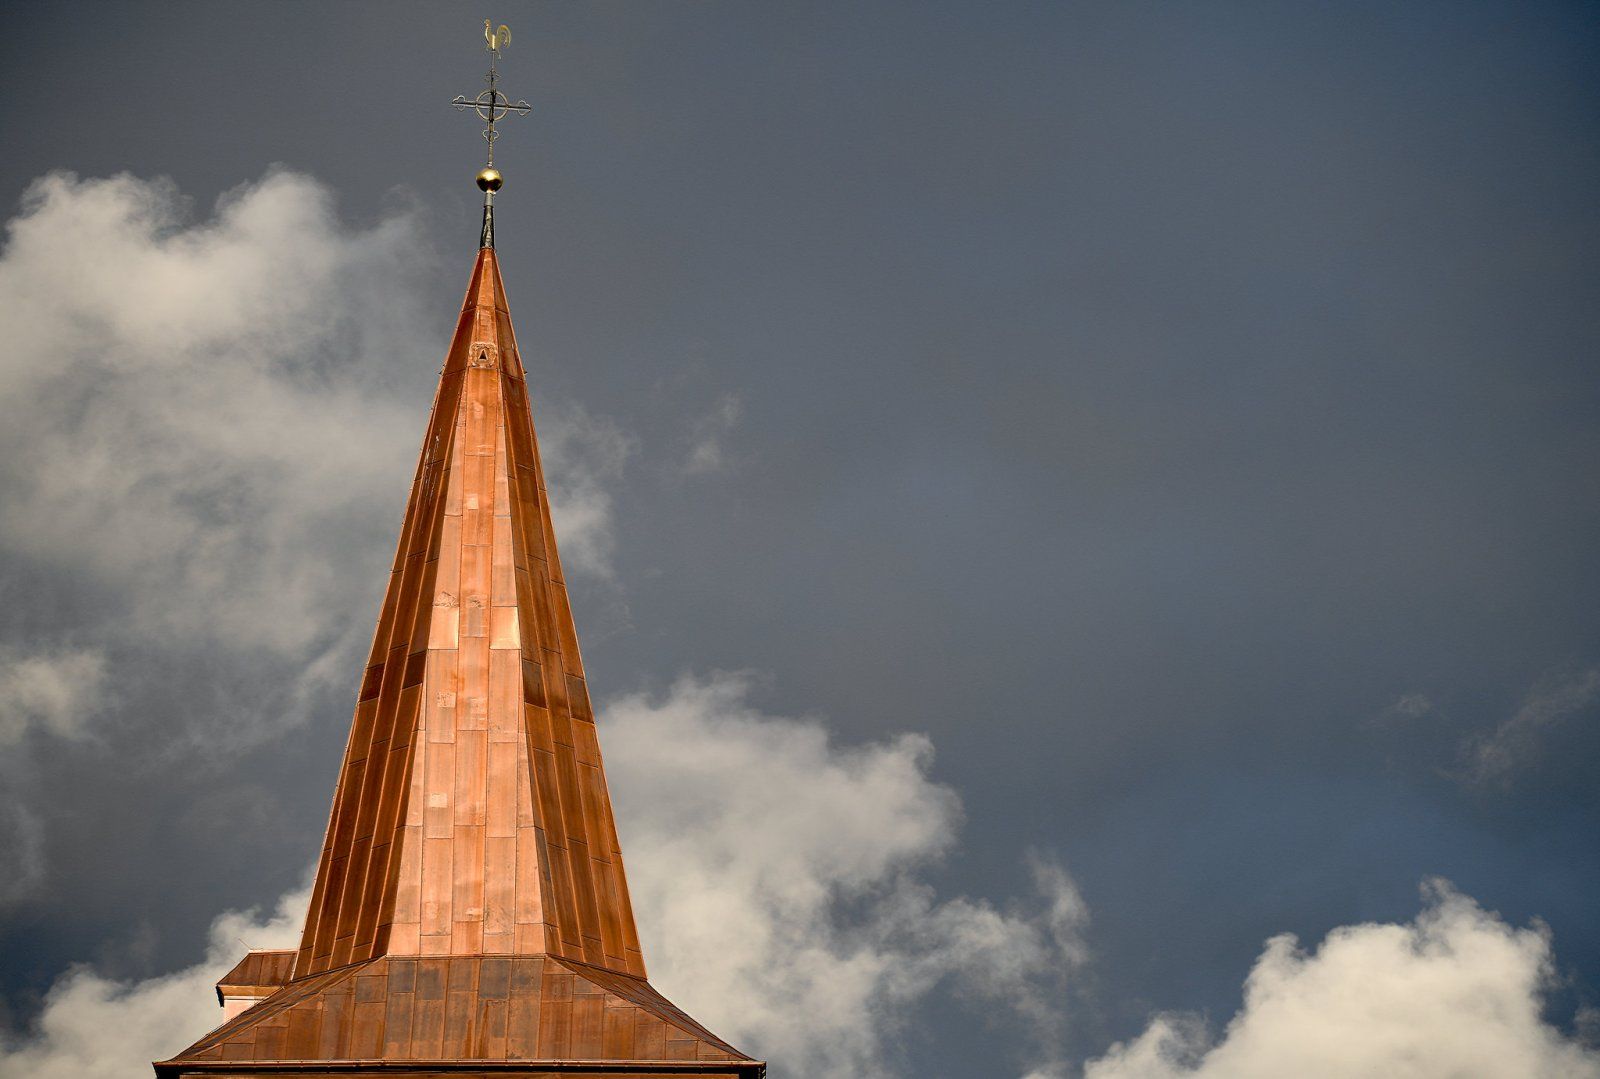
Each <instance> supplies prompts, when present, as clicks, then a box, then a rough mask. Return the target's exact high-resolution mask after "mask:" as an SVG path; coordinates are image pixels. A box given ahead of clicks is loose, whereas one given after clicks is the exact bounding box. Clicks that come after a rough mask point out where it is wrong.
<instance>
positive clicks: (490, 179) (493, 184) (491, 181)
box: [478, 168, 506, 191]
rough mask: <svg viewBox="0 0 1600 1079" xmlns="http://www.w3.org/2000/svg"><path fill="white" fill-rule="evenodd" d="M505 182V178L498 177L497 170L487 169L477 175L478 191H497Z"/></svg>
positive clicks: (498, 171) (498, 172)
mask: <svg viewBox="0 0 1600 1079" xmlns="http://www.w3.org/2000/svg"><path fill="white" fill-rule="evenodd" d="M505 182H506V178H505V177H504V176H501V175H500V170H499V169H496V168H487V169H484V170H483V171H482V172H480V173H478V190H479V191H499V190H500V185H501V184H503V183H505Z"/></svg>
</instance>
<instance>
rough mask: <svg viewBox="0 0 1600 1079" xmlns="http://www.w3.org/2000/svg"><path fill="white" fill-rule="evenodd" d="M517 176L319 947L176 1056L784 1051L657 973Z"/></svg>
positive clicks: (459, 349) (394, 616) (422, 491)
mask: <svg viewBox="0 0 1600 1079" xmlns="http://www.w3.org/2000/svg"><path fill="white" fill-rule="evenodd" d="M486 29H487V28H486ZM501 29H502V31H503V30H504V28H501ZM505 37H506V39H509V33H508V32H507V33H506V34H505ZM490 40H491V45H493V44H494V38H493V37H491V38H490ZM501 43H502V44H503V41H502V42H501ZM491 75H492V68H491ZM487 93H489V94H490V95H493V94H495V93H498V91H496V90H495V89H494V85H493V79H492V77H491V81H490V90H489V91H488V92H487ZM489 105H490V108H489V115H490V123H491V127H492V122H493V118H494V117H495V112H494V107H495V99H494V98H493V97H492V96H491V98H490V102H489ZM490 146H491V148H492V146H493V139H492V134H491V138H490ZM491 160H492V158H491ZM490 172H494V170H493V169H492V167H491V168H489V169H486V170H485V175H486V174H488V173H490ZM499 180H500V178H499V174H498V172H494V175H493V177H492V183H486V182H485V180H484V175H480V177H479V185H480V187H482V188H483V190H484V194H485V196H486V199H485V209H484V224H483V233H482V237H481V239H480V247H479V251H478V256H477V260H476V263H475V264H474V266H473V270H472V276H471V279H470V281H469V283H468V286H467V293H466V300H465V302H464V303H463V304H462V308H461V314H460V317H459V319H458V320H457V323H456V330H455V335H454V337H453V338H452V340H451V343H450V348H449V351H448V352H447V353H446V354H445V361H444V367H443V370H442V371H441V373H440V377H439V386H438V390H437V391H436V393H435V395H434V401H433V411H432V413H431V415H430V417H429V420H428V425H427V429H426V431H425V433H424V435H423V440H422V450H421V454H420V455H419V459H418V462H417V469H416V473H415V476H414V478H413V480H412V484H411V495H410V500H409V501H408V503H407V506H406V513H405V520H404V523H403V525H402V527H401V531H400V541H399V546H398V550H397V552H396V554H395V558H394V562H393V565H392V567H391V569H390V573H389V584H388V589H387V591H386V593H385V596H384V601H383V606H382V608H381V610H380V613H379V615H378V621H377V630H376V633H375V634H374V637H373V643H372V650H371V653H370V655H369V658H368V660H367V664H366V667H365V669H364V671H363V673H362V676H361V679H360V689H359V691H358V694H357V703H356V708H355V717H354V720H353V722H352V724H351V730H350V739H349V742H348V745H347V746H346V749H345V753H344V760H343V764H342V766H341V768H340V772H339V778H338V783H337V786H336V788H335V791H334V796H333V809H332V812H331V814H330V816H329V821H328V829H327V834H326V838H325V840H324V842H323V845H322V852H321V856H320V860H319V863H318V866H317V876H316V883H315V885H314V887H313V891H312V896H311V903H310V908H309V910H308V912H307V915H306V924H305V931H304V933H303V934H302V937H301V941H300V946H299V948H298V949H297V950H295V951H293V952H281V953H262V952H253V953H250V955H249V956H247V957H246V958H245V959H244V960H243V961H242V962H241V963H240V964H239V966H238V967H236V968H235V970H234V971H233V972H232V973H230V975H229V976H228V977H225V978H224V979H223V981H222V982H221V983H219V985H218V993H219V996H220V997H221V998H222V999H223V1002H224V1004H225V1005H226V1006H227V1007H228V1009H229V1011H228V1013H227V1018H228V1021H227V1022H225V1023H224V1024H223V1025H222V1026H221V1027H219V1028H218V1029H217V1030H215V1031H213V1032H212V1033H211V1034H208V1035H206V1036H205V1037H204V1038H202V1039H201V1040H200V1041H198V1042H196V1043H195V1044H194V1045H193V1046H191V1047H190V1048H189V1049H187V1050H185V1051H184V1052H183V1053H180V1054H179V1055H178V1056H177V1057H174V1058H173V1059H172V1060H169V1061H164V1062H161V1063H158V1064H157V1065H156V1066H155V1067H156V1071H157V1074H158V1075H163V1076H187V1075H200V1074H206V1073H211V1072H219V1071H225V1072H228V1073H229V1074H237V1073H239V1072H242V1071H262V1070H270V1069H271V1068H272V1067H274V1066H276V1065H282V1064H283V1063H284V1062H286V1061H293V1062H295V1066H296V1074H319V1069H321V1068H322V1067H323V1066H326V1067H327V1068H328V1069H329V1071H328V1073H329V1074H332V1072H333V1071H338V1072H339V1073H340V1074H345V1073H347V1072H349V1071H362V1070H367V1066H370V1067H371V1068H372V1069H373V1070H382V1071H383V1072H384V1074H386V1075H417V1076H421V1075H424V1074H426V1075H429V1076H436V1075H440V1074H462V1075H471V1074H480V1073H481V1072H483V1070H484V1069H485V1068H486V1067H488V1068H492V1069H494V1070H495V1071H496V1073H497V1074H499V1073H503V1072H504V1071H505V1069H506V1068H507V1067H508V1062H513V1061H521V1062H525V1063H526V1064H527V1065H528V1067H529V1069H530V1070H528V1071H526V1072H525V1073H524V1072H522V1071H517V1072H514V1074H527V1075H539V1076H554V1075H562V1074H594V1073H596V1072H611V1073H616V1072H618V1070H619V1066H620V1067H621V1070H623V1071H625V1072H626V1074H628V1075H630V1076H636V1077H645V1076H655V1075H662V1076H665V1075H673V1076H678V1077H680V1079H682V1077H685V1076H702V1077H708V1076H742V1077H746V1079H754V1077H757V1076H760V1075H763V1074H764V1073H765V1066H764V1065H763V1064H761V1063H759V1062H757V1061H754V1060H752V1059H750V1058H749V1057H747V1056H745V1055H744V1054H742V1053H740V1052H739V1051H738V1050H736V1049H734V1048H733V1047H732V1046H730V1045H728V1044H727V1043H726V1042H723V1041H722V1040H721V1039H719V1038H717V1037H716V1036H715V1035H714V1034H712V1033H711V1032H710V1031H708V1030H706V1029H705V1028H704V1027H702V1026H700V1025H699V1024H698V1023H696V1022H695V1021H694V1020H692V1019H690V1018H689V1017H688V1016H687V1015H685V1014H684V1013H683V1012H681V1011H679V1010H678V1009H677V1008H675V1007H674V1006H673V1005H672V1004H671V1003H670V1002H668V1001H667V1000H666V999H665V998H664V997H662V996H661V995H660V994H659V993H657V992H656V991H655V990H654V989H653V988H652V987H651V986H650V984H649V983H648V982H647V981H646V980H645V967H644V958H643V956H642V955H641V953H640V948H639V939H638V934H637V931H636V929H635V926H634V917H633V908H632V905H631V903H630V900H629V895H628V883H627V877H626V875H625V874H624V872H623V864H622V852H621V849H620V847H619V845H618V842H617V831H616V825H615V821H614V819H613V816H612V809H611V799H610V795H609V792H608V789H607V786H606V778H605V769H604V765H603V763H602V760H601V756H600V745H599V738H598V734H597V731H596V727H595V715H594V711H593V708H592V706H591V704H590V699H589V687H588V682H587V679H586V677H585V674H584V669H583V661H582V659H581V658H580V656H579V651H578V636H577V630H576V628H575V626H574V623H573V618H572V610H571V605H570V603H569V601H568V597H567V589H566V583H565V580H564V578H563V576H562V572H561V560H560V556H559V555H558V554H557V551H556V536H555V531H554V528H553V526H552V523H551V515H550V501H549V497H548V494H547V492H546V488H545V480H544V472H543V469H542V466H541V463H540V459H539V448H538V443H537V440H536V438H535V434H534V426H533V418H532V414H531V411H530V407H529V400H528V389H527V383H526V377H525V373H524V368H523V363H522V357H521V354H520V352H519V350H518V348H517V341H516V335H515V333H514V332H513V330H512V327H511V316H510V311H509V309H508V308H507V305H506V299H505V288H504V285H503V284H502V282H501V279H500V267H499V264H498V261H497V258H496V254H495V249H494V233H493V216H492V212H493V197H494V192H495V190H496V189H498V187H499ZM691 1061H692V1062H695V1063H694V1064H692V1065H691V1064H689V1063H687V1062H691ZM413 1065H414V1067H413Z"/></svg>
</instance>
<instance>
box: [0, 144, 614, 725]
mask: <svg viewBox="0 0 1600 1079" xmlns="http://www.w3.org/2000/svg"><path fill="white" fill-rule="evenodd" d="M6 234H7V235H6V244H5V249H4V252H3V253H0V325H4V326H5V327H6V333H7V340H6V342H5V344H4V346H3V348H0V501H3V503H4V505H5V507H6V512H5V513H4V515H3V516H0V553H3V554H4V555H5V557H6V559H7V562H8V563H9V564H10V565H11V566H13V567H20V572H17V573H15V574H14V579H12V580H9V581H8V587H7V591H8V600H9V601H10V607H11V610H12V612H13V613H15V612H18V611H22V612H26V615H27V617H28V618H29V619H30V621H31V622H33V623H37V624H41V625H43V627H44V628H45V630H46V631H48V632H53V633H57V634H60V635H65V634H68V633H70V634H71V635H72V636H73V637H74V639H77V640H81V641H83V642H85V644H86V645H87V646H88V647H86V648H85V649H84V650H82V651H80V652H76V653H69V652H60V653H56V654H53V655H40V656H23V657H16V656H7V657H0V685H3V686H11V687H19V688H20V689H21V690H22V696H21V697H20V698H18V697H12V698H11V699H10V700H9V701H8V703H7V704H6V705H5V706H4V707H5V708H6V711H5V712H4V714H0V740H7V739H14V738H15V737H16V735H17V733H18V732H19V731H20V730H22V729H24V728H37V729H42V730H46V731H49V732H52V733H55V734H73V733H81V732H82V731H83V728H84V722H85V719H86V717H87V715H88V713H87V712H86V711H85V710H84V708H83V704H84V703H85V695H86V687H87V686H88V685H89V684H90V682H92V681H93V680H97V679H98V680H101V681H105V680H110V681H112V682H115V683H116V684H117V685H118V686H119V687H120V688H123V689H128V690H130V702H129V703H130V708H128V709H127V712H128V714H129V715H131V716H159V717H161V720H162V721H163V722H167V723H171V724H176V725H177V726H178V727H179V728H180V729H179V730H178V731H175V732H171V733H172V735H173V737H169V738H166V739H163V740H161V742H160V744H162V745H167V746H172V745H176V744H179V742H180V741H181V738H182V736H183V734H184V733H185V732H187V733H188V735H190V736H191V738H192V744H193V745H194V746H201V745H203V746H204V747H205V749H206V751H207V752H216V751H219V749H220V748H222V747H228V746H244V745H248V744H252V743H255V742H259V741H260V740H261V739H263V738H268V737H271V736H272V735H273V734H274V733H276V732H278V731H280V730H282V729H283V728H285V727H286V726H292V725H293V724H295V723H296V722H299V721H300V720H302V719H303V718H304V717H305V715H306V714H307V713H308V709H309V708H310V706H311V705H312V703H314V702H315V700H316V697H317V694H318V693H319V692H321V691H324V690H327V689H329V688H331V687H340V688H345V687H347V686H348V685H350V684H352V679H353V677H354V674H353V672H354V671H355V669H356V667H357V665H358V664H359V662H360V658H359V653H360V649H361V648H362V647H364V646H365V644H366V641H367V638H368V634H369V633H370V631H371V625H372V620H373V614H374V607H375V604H376V598H375V593H376V590H377V588H378V587H379V586H380V585H381V582H382V580H383V573H384V569H383V567H384V566H385V564H386V562H387V559H388V556H389V554H390V552H391V551H392V550H393V545H394V539H395V534H396V531H397V529H398V525H399V513H400V509H401V507H402V505H403V501H404V497H405V485H406V483H407V481H408V480H409V477H410V475H411V470H412V466H413V463H414V461H415V454H416V452H417V440H418V439H419V438H420V437H421V431H422V428H423V423H424V420H425V415H426V409H427V392H428V391H427V383H428V378H429V375H430V374H431V372H433V371H434V370H436V369H437V364H438V362H439V358H440V356H441V355H442V351H443V347H444V342H445V340H446V336H447V334H448V332H449V330H450V325H449V320H448V316H446V317H445V318H443V319H440V320H438V321H439V323H440V324H439V325H431V324H429V325H423V324H420V323H419V321H418V320H419V313H420V312H421V311H424V310H427V309H428V305H426V304H425V303H422V302H421V291H420V290H421V289H422V288H423V287H424V285H426V284H428V282H427V281H426V280H424V278H422V277H421V276H420V271H419V270H418V269H417V267H418V266H419V265H426V264H427V262H428V260H427V259H425V258H423V259H419V258H417V257H416V252H417V251H418V250H419V249H421V248H423V247H424V245H423V242H422V236H421V229H420V227H419V225H418V222H417V220H416V219H415V217H414V216H413V214H412V213H410V212H409V211H407V210H405V209H403V208H402V209H400V210H398V211H396V212H393V213H390V214H389V215H387V216H385V217H383V218H382V219H381V220H380V221H378V223H377V224H375V225H373V226H371V227H369V228H366V229H350V228H347V227H344V226H343V225H342V224H341V223H340V221H339V219H338V216H337V214H336V212H335V207H334V205H333V200H332V197H331V195H330V193H329V192H328V190H327V189H326V188H325V187H324V186H323V185H322V184H320V183H318V182H317V181H315V180H314V179H312V178H310V177H307V176H303V175H299V174H295V173H292V172H287V171H283V170H277V171H273V172H271V173H269V174H268V175H266V176H265V177H263V178H262V179H260V180H259V181H257V182H254V183H250V184H245V185H243V186H241V187H239V188H237V189H236V190H234V191H232V192H229V193H228V194H227V195H225V196H224V197H223V198H222V199H221V200H219V202H218V204H217V206H216V208H215V211H214V213H213V214H212V215H211V216H209V217H208V218H204V219H200V220H196V219H195V218H194V215H193V214H192V213H191V212H190V208H189V206H188V203H187V201H186V200H185V199H184V198H183V197H182V196H181V194H180V193H179V192H178V191H177V190H176V189H175V188H174V187H173V186H172V185H171V184H169V183H166V182H162V181H145V180H140V179H136V178H134V177H131V176H126V175H123V176H117V177H113V178H110V179H79V178H78V177H76V176H73V175H71V174H69V173H57V174H52V175H50V176H46V177H44V178H43V179H41V180H39V181H37V182H36V183H34V184H33V185H32V187H30V188H29V190H28V192H27V194H26V195H25V196H24V199H23V202H22V207H21V211H20V213H19V214H18V215H17V216H16V217H14V218H13V219H12V220H11V221H10V222H9V223H8V225H7V229H6ZM461 270H462V273H463V275H464V274H465V272H466V266H465V264H463V266H462V267H461ZM404 372H417V373H418V374H417V377H415V378H413V379H412V380H410V381H409V382H408V381H407V380H406V379H404V378H399V377H397V375H399V374H401V373H404ZM540 418H541V421H542V427H543V434H544V437H545V449H546V459H547V461H548V462H549V468H550V473H551V487H552V492H553V493H552V497H553V499H554V500H555V503H556V507H557V512H558V514H559V515H560V517H561V522H560V527H561V530H562V540H563V554H564V555H565V556H566V559H567V561H568V563H569V564H570V565H571V566H572V567H573V568H574V569H575V570H577V571H578V572H580V573H581V572H590V573H595V574H598V575H601V576H605V575H606V574H607V573H608V572H609V557H610V551H611V547H612V538H611V525H612V523H611V511H610V501H609V493H608V491H607V487H606V485H607V484H608V483H610V482H611V481H613V480H614V479H615V478H616V476H617V474H618V473H619V471H620V469H621V466H622V462H623V461H624V460H625V459H626V457H627V454H628V452H629V448H630V446H629V443H628V441H627V439H626V438H625V437H624V436H622V435H621V433H620V432H619V431H618V430H617V428H616V426H615V424H612V423H610V421H608V420H606V419H604V418H603V417H593V416H589V415H587V414H584V413H582V412H581V411H578V410H568V409H563V408H562V407H560V406H559V404H558V405H557V406H555V407H545V406H544V403H541V417H540ZM63 594H66V595H69V596H71V597H72V602H71V603H65V604H64V603H62V602H61V597H62V595H63ZM57 622H59V623H60V624H56V623H57ZM97 654H99V655H115V656H116V657H117V659H116V661H115V662H116V664H118V665H120V666H119V667H118V669H108V668H107V666H106V661H104V660H99V661H97V660H96V659H95V658H94V657H95V656H96V655H97ZM97 662H98V663H99V666H96V665H95V664H96V663H97ZM185 665H195V666H199V667H202V668H203V669H202V670H196V671H185V672H184V674H183V675H182V677H183V680H184V681H185V683H186V684H188V685H190V686H191V690H192V691H191V692H190V693H188V694H186V695H185V701H186V702H193V706H192V707H189V710H188V711H187V712H183V711H181V710H180V711H176V712H175V711H174V709H173V708H172V707H170V705H169V704H162V705H160V706H157V705H156V704H155V703H154V702H152V701H149V700H145V701H142V702H141V700H140V698H139V689H140V686H141V684H145V683H152V684H153V683H154V682H156V681H157V680H159V679H160V678H162V677H167V678H170V677H171V676H172V674H173V672H174V669H175V668H177V667H180V666H185ZM147 688H148V687H147ZM141 704H142V705H143V706H142V707H141V706H140V705H141Z"/></svg>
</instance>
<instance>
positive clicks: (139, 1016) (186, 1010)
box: [0, 887, 311, 1079]
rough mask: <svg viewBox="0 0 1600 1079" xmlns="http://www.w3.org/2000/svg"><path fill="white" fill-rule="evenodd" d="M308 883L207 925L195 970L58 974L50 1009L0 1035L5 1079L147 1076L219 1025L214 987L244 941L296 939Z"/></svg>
mask: <svg viewBox="0 0 1600 1079" xmlns="http://www.w3.org/2000/svg"><path fill="white" fill-rule="evenodd" d="M310 896H311V892H310V888H309V887H307V888H304V889H300V890H297V891H294V892H291V893H290V894H288V895H285V896H284V897H283V898H282V899H280V900H279V901H278V903H277V904H276V906H275V907H274V908H273V910H272V911H271V912H269V913H267V914H265V915H263V914H262V913H261V912H260V911H256V910H247V911H229V912H227V913H225V914H221V915H219V916H218V917H217V918H216V920H215V921H213V922H212V923H211V932H210V934H209V940H208V943H207V945H206V953H205V958H204V959H203V960H202V961H201V962H199V963H196V964H195V965H194V966H192V967H188V968H186V969H184V970H179V971H175V972H174V973H172V974H167V975H164V976H162V977H159V978H149V979H146V980H144V981H137V982H122V981H114V980H111V979H108V978H105V977H102V976H101V975H99V974H96V973H95V972H94V971H93V970H92V969H91V968H89V967H76V968H74V969H72V970H70V971H68V972H67V973H66V974H63V975H62V976H61V977H60V978H58V979H57V980H56V983H55V985H53V986H52V987H51V989H50V993H49V995H48V996H47V997H46V998H45V1005H44V1011H43V1012H42V1013H41V1014H40V1015H39V1018H38V1021H37V1022H36V1023H35V1025H34V1027H33V1029H32V1030H31V1031H30V1032H29V1033H28V1034H27V1035H26V1036H22V1037H18V1036H15V1035H13V1036H9V1037H7V1036H4V1034H3V1032H0V1077H4V1079H126V1077H127V1076H132V1075H148V1074H150V1062H151V1061H152V1060H165V1059H166V1058H168V1057H170V1056H172V1054H174V1053H176V1052H178V1051H179V1050H180V1049H182V1048H184V1046H186V1045H188V1044H190V1043H191V1042H193V1041H195V1040H196V1039H198V1038H199V1037H200V1035H202V1034H204V1033H205V1032H206V1031H208V1030H211V1029H212V1028H214V1027H216V1026H217V1025H219V1024H220V1023H221V1022H222V1009H221V1008H219V1007H218V1006H217V997H216V991H215V989H214V988H213V986H214V985H215V984H216V981H217V979H218V978H220V977H222V975H224V974H226V973H227V972H228V970H229V969H231V968H232V966H233V965H234V964H235V963H237V962H238V961H239V959H240V958H241V957H242V956H243V954H244V952H245V951H246V948H245V947H244V946H243V945H241V943H240V941H241V940H242V941H244V942H245V943H246V944H248V945H249V947H250V948H291V947H294V946H295V944H297V943H298V942H299V938H300V929H301V926H302V924H303V923H304V921H305V908H306V903H307V902H308V901H309V900H310Z"/></svg>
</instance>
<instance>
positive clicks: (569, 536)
mask: <svg viewBox="0 0 1600 1079" xmlns="http://www.w3.org/2000/svg"><path fill="white" fill-rule="evenodd" d="M545 412H546V410H545V409H544V408H542V407H540V408H539V415H538V417H537V418H538V419H539V420H540V421H541V422H540V424H539V433H538V437H539V449H540V452H541V454H542V455H543V458H544V460H545V461H546V463H547V465H548V467H549V471H550V476H549V478H548V485H549V487H550V516H551V519H552V523H553V524H554V526H555V530H556V536H557V538H558V542H559V544H560V548H559V549H560V552H561V564H562V569H563V571H566V570H577V571H578V572H580V573H587V574H589V575H590V576H591V577H597V578H600V579H601V580H606V581H611V580H613V579H614V574H613V572H612V568H613V567H612V563H611V556H612V553H613V551H614V550H615V547H616V532H615V516H614V512H613V501H612V494H611V492H612V489H613V488H614V487H615V485H616V483H617V481H618V480H619V479H620V478H621V476H622V471H623V469H624V467H626V465H627V463H628V459H629V458H630V457H631V456H632V455H633V452H634V450H635V449H636V448H637V443H636V441H635V439H634V438H633V437H632V436H631V435H629V434H628V433H627V432H625V431H623V430H622V428H621V427H619V426H618V425H617V424H616V422H615V421H614V420H612V419H610V418H609V417H606V416H596V415H594V414H593V413H590V412H588V411H587V410H585V409H584V408H582V407H580V406H576V405H572V406H568V407H567V408H565V409H562V410H556V411H554V412H553V413H552V414H551V415H550V417H549V418H548V419H547V418H546V416H545Z"/></svg>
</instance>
